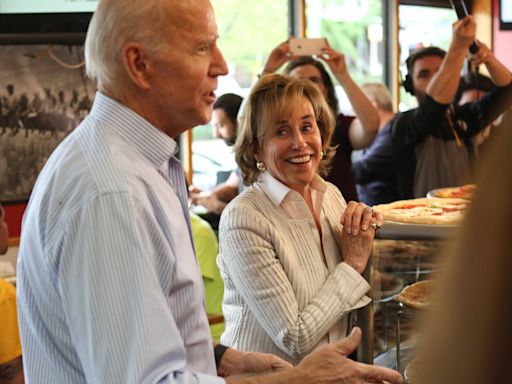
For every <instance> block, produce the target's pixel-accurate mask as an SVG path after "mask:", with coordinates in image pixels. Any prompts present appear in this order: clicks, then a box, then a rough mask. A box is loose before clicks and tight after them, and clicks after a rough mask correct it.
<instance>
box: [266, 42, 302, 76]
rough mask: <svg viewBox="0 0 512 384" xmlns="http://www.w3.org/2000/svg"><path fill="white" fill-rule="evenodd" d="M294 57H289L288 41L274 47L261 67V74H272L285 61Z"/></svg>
mask: <svg viewBox="0 0 512 384" xmlns="http://www.w3.org/2000/svg"><path fill="white" fill-rule="evenodd" d="M294 58H295V57H294V56H292V55H291V52H290V45H289V44H288V40H287V41H284V42H282V43H281V44H279V45H278V46H277V47H275V48H274V49H273V50H272V52H270V56H269V57H268V59H267V62H266V63H265V66H264V67H263V74H266V73H274V72H275V71H277V70H278V69H279V68H281V66H282V65H283V64H284V63H286V62H287V61H290V60H293V59H294Z"/></svg>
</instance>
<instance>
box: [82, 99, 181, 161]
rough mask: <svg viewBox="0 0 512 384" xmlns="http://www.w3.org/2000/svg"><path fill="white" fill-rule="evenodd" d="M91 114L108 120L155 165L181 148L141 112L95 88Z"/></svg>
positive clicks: (117, 131) (134, 147)
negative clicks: (96, 90)
mask: <svg viewBox="0 0 512 384" xmlns="http://www.w3.org/2000/svg"><path fill="white" fill-rule="evenodd" d="M90 116H91V117H93V118H98V119H101V120H104V121H106V122H107V123H108V124H109V126H110V127H112V129H113V130H114V131H115V132H116V133H117V134H118V135H119V136H120V137H121V138H122V139H123V140H124V141H126V143H127V144H128V145H129V146H130V147H132V148H133V149H134V150H136V151H137V152H139V153H140V154H141V155H142V156H143V157H145V158H146V159H148V160H149V161H150V162H151V163H152V164H153V165H154V166H155V168H160V167H161V166H162V165H164V164H166V163H167V162H168V161H169V159H170V158H171V157H173V156H175V155H176V153H177V152H178V145H177V143H176V141H174V139H172V138H171V137H169V136H167V135H166V134H165V133H163V132H162V131H161V130H160V129H158V128H157V127H155V126H154V125H153V124H151V123H149V122H148V121H147V120H146V119H144V118H143V117H142V116H140V115H139V114H137V113H136V112H134V111H133V110H131V109H130V108H128V107H127V106H125V105H123V104H121V103H120V102H118V101H116V100H114V99H112V98H111V97H109V96H107V95H105V94H103V93H101V92H99V91H98V92H96V97H95V99H94V104H93V106H92V109H91V112H90Z"/></svg>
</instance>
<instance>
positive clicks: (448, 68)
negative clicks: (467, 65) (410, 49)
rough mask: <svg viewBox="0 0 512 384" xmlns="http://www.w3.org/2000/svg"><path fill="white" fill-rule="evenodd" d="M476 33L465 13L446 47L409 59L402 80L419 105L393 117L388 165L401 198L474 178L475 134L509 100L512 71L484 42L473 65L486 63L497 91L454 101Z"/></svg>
mask: <svg viewBox="0 0 512 384" xmlns="http://www.w3.org/2000/svg"><path fill="white" fill-rule="evenodd" d="M475 34H476V23H475V20H474V18H473V16H467V17H465V18H464V19H462V20H459V21H457V22H456V23H454V25H453V35H452V41H451V43H450V47H449V49H448V51H447V52H445V51H443V50H441V49H439V48H436V47H428V48H423V49H421V50H420V51H418V52H415V53H413V54H412V55H411V56H409V58H408V59H407V61H406V64H407V71H408V73H407V76H406V78H405V81H404V84H403V85H404V87H405V89H406V90H407V91H408V92H410V93H412V94H413V95H415V96H416V98H417V99H418V102H419V106H418V108H414V109H411V110H409V111H406V112H402V113H398V114H397V115H396V117H395V118H393V119H392V120H391V122H390V124H391V140H392V145H393V154H394V164H393V163H392V164H390V166H394V167H395V169H396V172H397V177H398V181H399V184H398V187H399V192H400V198H402V199H407V198H413V197H424V196H425V195H426V194H427V192H429V191H431V190H433V189H436V188H442V187H452V186H457V185H463V184H466V183H468V182H470V181H471V180H472V177H471V167H470V159H471V156H472V151H473V148H474V146H473V141H472V140H473V138H474V137H475V136H476V135H477V134H478V133H479V132H480V131H482V130H483V129H484V128H485V127H486V126H487V125H488V124H489V123H490V122H491V121H493V120H494V119H495V118H496V117H498V116H499V115H500V114H501V113H503V111H504V110H505V109H506V108H507V107H508V105H510V99H509V95H510V94H512V75H511V73H510V71H509V70H508V69H507V68H506V67H505V66H504V65H503V64H502V63H501V62H500V61H499V60H498V59H497V58H496V56H494V54H493V53H492V52H491V51H490V50H489V48H488V47H487V46H486V45H485V44H483V43H481V42H478V46H479V50H478V52H477V53H475V54H473V55H472V56H471V61H472V65H476V66H478V65H480V64H484V65H485V66H486V68H487V70H488V71H489V73H490V75H491V80H492V82H493V83H494V85H495V86H496V90H494V91H491V92H489V94H488V95H486V96H485V97H483V98H481V99H479V100H478V101H475V102H473V103H466V104H464V105H460V106H459V105H456V104H454V98H455V96H456V92H457V89H458V87H459V81H460V72H461V69H462V66H463V64H464V60H465V59H466V56H467V55H468V53H469V46H470V45H471V44H472V43H473V42H474V41H475Z"/></svg>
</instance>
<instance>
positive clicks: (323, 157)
mask: <svg viewBox="0 0 512 384" xmlns="http://www.w3.org/2000/svg"><path fill="white" fill-rule="evenodd" d="M326 157H327V151H326V150H325V149H324V150H323V151H322V160H323V159H325V158H326Z"/></svg>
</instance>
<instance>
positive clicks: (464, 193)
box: [434, 184, 476, 200]
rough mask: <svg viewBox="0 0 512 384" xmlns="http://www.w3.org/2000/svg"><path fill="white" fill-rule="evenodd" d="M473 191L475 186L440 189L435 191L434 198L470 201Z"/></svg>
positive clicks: (466, 185)
mask: <svg viewBox="0 0 512 384" xmlns="http://www.w3.org/2000/svg"><path fill="white" fill-rule="evenodd" d="M475 190H476V184H465V185H462V186H460V187H451V188H440V189H437V190H436V191H435V194H434V197H441V198H458V199H466V200H471V198H472V197H473V193H474V192H475Z"/></svg>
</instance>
